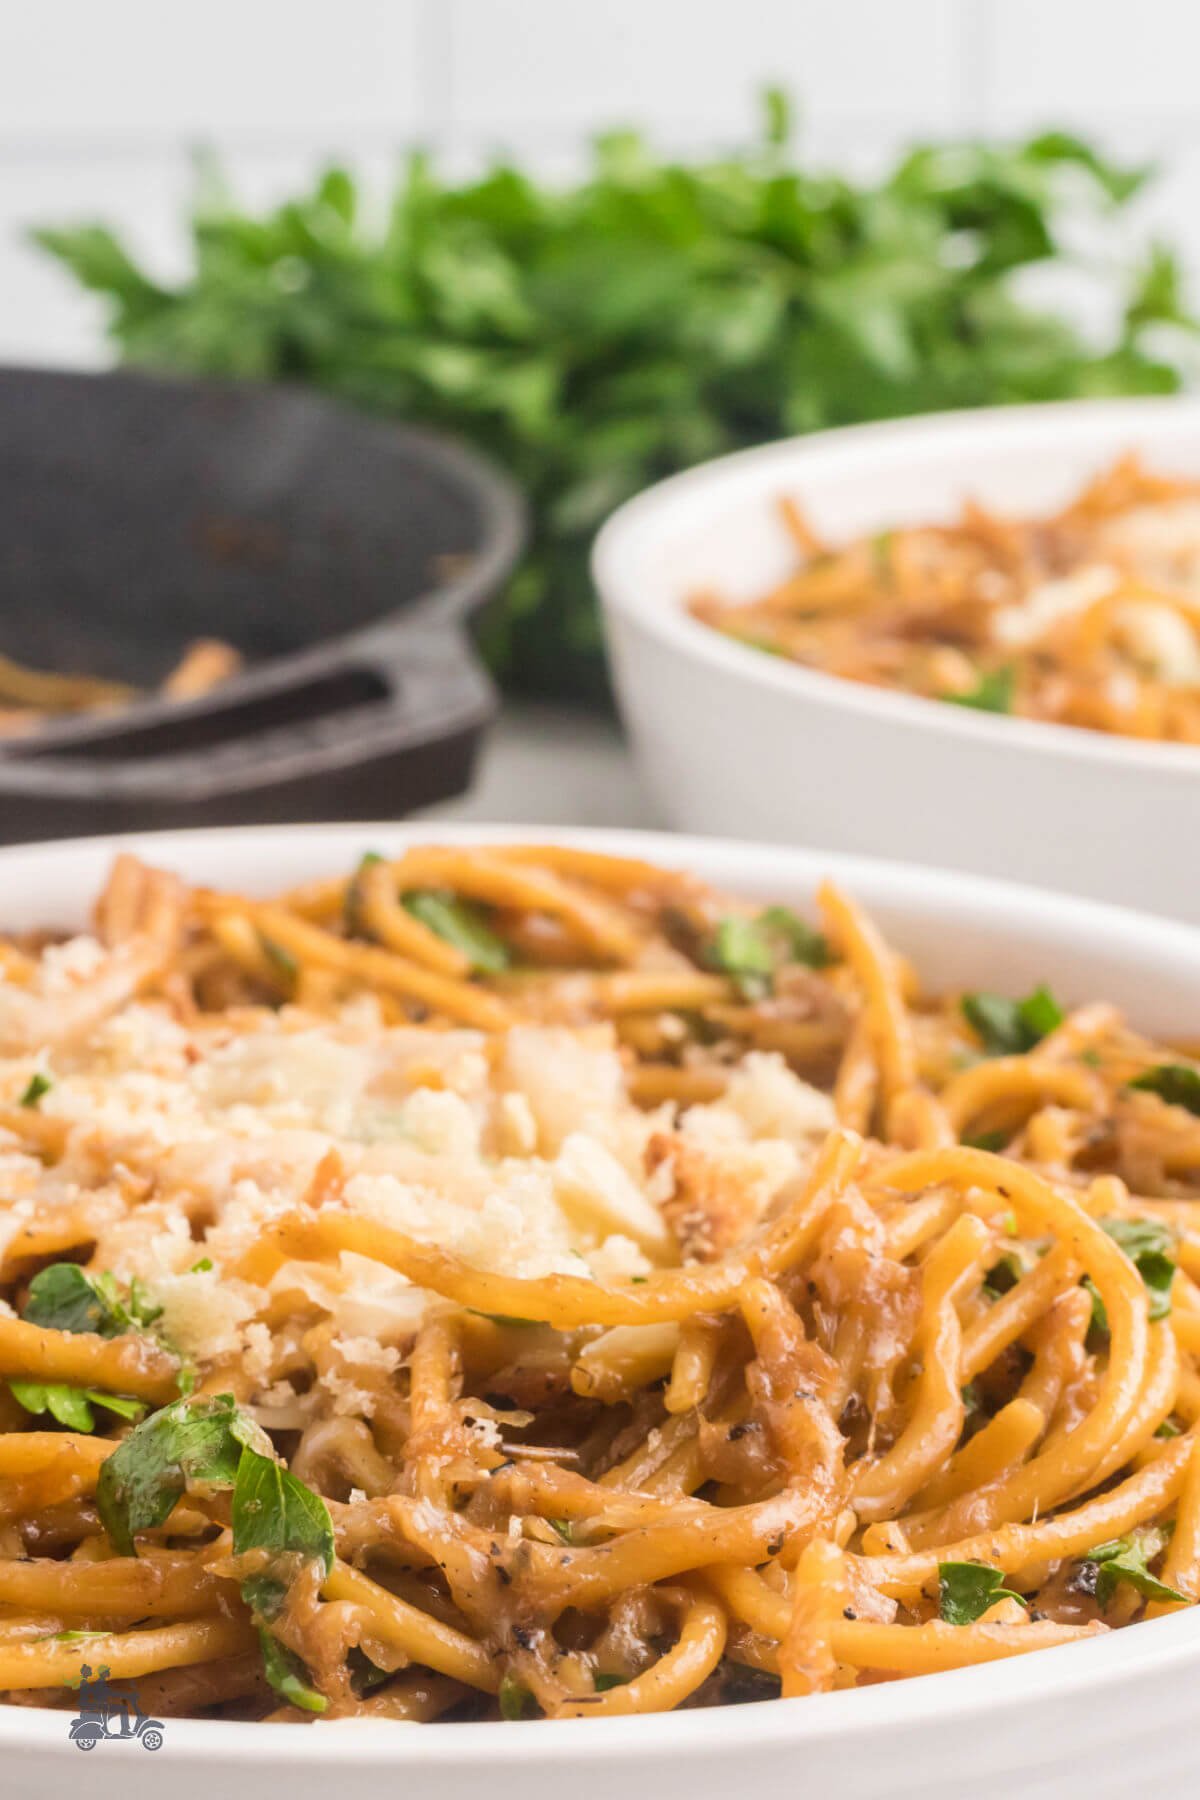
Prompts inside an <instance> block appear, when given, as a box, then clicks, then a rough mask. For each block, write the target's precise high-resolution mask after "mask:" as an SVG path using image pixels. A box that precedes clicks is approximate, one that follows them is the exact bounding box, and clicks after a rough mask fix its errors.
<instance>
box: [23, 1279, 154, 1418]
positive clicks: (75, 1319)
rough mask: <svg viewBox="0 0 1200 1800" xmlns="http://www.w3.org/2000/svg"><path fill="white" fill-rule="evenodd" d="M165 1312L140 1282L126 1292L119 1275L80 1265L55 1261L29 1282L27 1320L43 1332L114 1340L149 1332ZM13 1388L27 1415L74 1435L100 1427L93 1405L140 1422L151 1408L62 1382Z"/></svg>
mask: <svg viewBox="0 0 1200 1800" xmlns="http://www.w3.org/2000/svg"><path fill="white" fill-rule="evenodd" d="M161 1313H162V1308H161V1307H160V1306H153V1305H152V1304H151V1303H150V1301H149V1299H148V1298H147V1296H146V1293H145V1290H144V1289H143V1288H142V1285H141V1283H140V1282H139V1281H137V1280H136V1279H135V1280H134V1281H133V1282H132V1283H131V1284H130V1287H129V1289H128V1291H124V1290H122V1288H121V1286H120V1284H119V1283H118V1282H117V1280H116V1278H115V1276H112V1275H109V1274H98V1275H86V1274H85V1273H84V1271H83V1270H82V1269H81V1268H79V1267H78V1265H77V1264H75V1263H51V1264H49V1266H48V1267H47V1268H44V1269H39V1270H38V1272H37V1274H36V1275H35V1276H34V1277H33V1280H32V1281H31V1282H30V1283H29V1291H28V1293H27V1295H26V1298H25V1310H24V1313H23V1314H22V1317H23V1318H24V1319H26V1320H27V1321H28V1323H29V1324H30V1325H39V1326H41V1327H42V1329H43V1330H48V1331H69V1332H94V1333H96V1334H97V1335H98V1336H100V1337H106V1338H114V1337H122V1336H124V1334H125V1333H126V1332H130V1331H145V1330H148V1329H149V1328H150V1327H151V1326H152V1325H153V1324H154V1323H155V1321H156V1320H157V1319H158V1318H159V1317H160V1315H161ZM8 1385H9V1390H10V1392H11V1393H12V1396H13V1398H14V1399H15V1400H16V1401H17V1402H18V1404H19V1405H21V1406H23V1407H24V1408H25V1410H26V1412H30V1413H49V1415H50V1417H51V1418H52V1419H54V1420H55V1421H56V1422H57V1423H58V1424H59V1425H65V1426H66V1427H67V1429H68V1430H70V1431H94V1430H95V1429H96V1418H95V1414H94V1412H93V1410H92V1409H93V1407H97V1406H101V1407H103V1408H104V1409H105V1410H106V1411H107V1412H110V1413H115V1414H116V1415H117V1417H118V1418H121V1419H140V1418H141V1416H142V1414H143V1413H144V1412H145V1410H146V1409H145V1407H144V1406H143V1405H142V1404H141V1403H140V1402H139V1401H137V1400H130V1399H126V1398H125V1397H124V1396H122V1395H119V1394H103V1393H100V1392H98V1391H97V1390H96V1389H94V1388H76V1387H68V1386H67V1385H66V1384H64V1383H62V1382H40V1381H10V1382H9V1384H8Z"/></svg>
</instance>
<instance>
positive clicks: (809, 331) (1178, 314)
mask: <svg viewBox="0 0 1200 1800" xmlns="http://www.w3.org/2000/svg"><path fill="white" fill-rule="evenodd" d="M763 115H764V117H763V124H762V127H761V128H760V129H759V130H758V131H756V132H755V133H754V135H753V137H752V139H751V141H750V142H748V143H747V144H745V145H743V146H739V147H737V148H736V149H735V150H732V151H728V150H726V151H722V153H721V154H720V155H719V156H715V157H706V158H697V157H687V158H671V157H668V156H664V155H661V154H658V153H656V151H655V150H654V148H653V146H651V145H649V144H647V143H645V142H643V141H641V140H640V139H638V138H637V137H635V136H633V135H632V134H631V133H628V132H622V133H610V134H608V135H607V136H605V137H603V138H601V139H599V140H598V141H597V142H596V144H595V147H594V149H593V151H592V155H591V160H590V165H589V166H588V167H587V168H585V169H584V170H583V171H581V174H580V177H579V178H578V179H577V180H574V181H572V182H569V183H565V184H564V183H560V182H557V181H555V182H549V181H546V180H543V179H542V178H541V176H540V174H539V173H538V172H537V170H536V168H535V167H533V166H531V167H529V168H522V167H520V166H513V164H512V163H511V162H509V161H499V162H497V163H496V164H495V165H494V166H492V167H491V168H488V169H485V170H483V171H480V172H478V173H476V172H472V173H471V174H470V175H469V176H465V177H463V178H461V179H451V178H449V177H448V176H445V175H439V174H437V173H436V172H435V171H434V170H433V169H432V168H431V166H430V162H429V159H428V157H427V156H422V155H414V156H413V157H411V158H410V159H409V160H408V161H407V163H406V164H405V165H404V167H403V168H402V170H401V171H400V173H399V175H398V177H397V181H396V185H395V188H394V191H393V192H392V193H390V194H388V195H384V196H380V204H379V205H378V206H371V207H369V208H368V207H367V206H365V205H356V204H355V198H356V195H355V183H354V181H353V179H352V178H351V177H350V175H349V174H348V173H347V171H346V170H344V169H341V168H333V169H328V170H326V171H324V172H322V173H320V174H318V175H317V176H316V178H315V179H314V180H313V181H312V182H311V184H306V185H304V186H303V187H301V188H298V189H297V190H296V191H294V192H292V193H290V194H287V195H283V196H281V197H280V199H279V202H278V203H273V204H272V205H271V206H269V207H263V208H256V209H253V210H249V211H248V210H247V209H246V208H245V207H244V206H243V207H239V206H238V205H237V203H236V202H235V201H234V200H233V199H232V198H229V197H223V199H222V203H221V204H220V206H219V207H214V206H213V204H212V200H211V188H210V189H209V191H208V192H205V191H204V189H201V190H200V191H199V192H198V194H197V197H196V202H195V206H194V209H193V216H192V219H191V232H190V237H191V243H192V254H191V259H190V265H189V266H188V267H186V268H183V269H181V270H180V271H179V273H178V275H177V276H175V277H173V278H172V279H171V280H169V281H164V280H162V279H161V278H160V277H159V275H158V274H157V272H154V273H151V272H149V271H147V270H145V269H143V268H142V267H141V266H140V265H139V262H138V260H137V258H136V257H135V256H134V255H133V254H132V253H131V252H130V250H128V249H127V248H126V247H125V246H124V245H123V244H122V243H121V242H120V241H119V240H118V238H117V237H116V236H115V235H114V234H113V232H112V231H111V230H108V229H106V228H105V227H104V226H103V224H97V223H90V224H84V225H81V226H77V227H72V228H70V229H65V230H43V231H41V232H39V233H38V234H37V242H38V243H39V245H40V246H41V248H42V250H43V251H45V252H47V253H48V254H49V255H51V256H53V257H55V258H56V259H57V260H58V262H59V264H60V265H61V266H62V267H63V268H64V269H65V270H66V271H67V272H68V273H69V275H70V276H71V278H72V279H73V280H74V281H76V282H77V283H79V284H80V285H82V286H84V287H86V288H88V289H89V290H90V291H91V292H92V293H94V294H96V295H98V296H99V297H100V300H101V302H102V303H103V305H104V309H105V311H106V313H107V323H108V329H109V333H110V336H111V339H112V341H113V343H114V344H115V346H116V349H117V351H118V353H119V355H120V356H121V358H122V359H123V360H124V361H125V362H127V363H131V364H135V365H142V366H152V367H155V368H157V369H160V370H177V371H183V372H191V373H202V374H204V375H206V376H219V375H225V376H232V377H235V378H237V377H244V376H246V375H247V374H253V375H254V376H255V377H257V378H259V379H262V380H268V381H269V380H272V379H274V380H279V379H287V380H289V381H292V382H295V383H297V384H308V385H309V386H310V387H311V388H313V389H316V390H321V391H324V392H325V393H328V394H330V395H331V396H333V397H334V398H335V399H336V400H338V401H340V402H344V403H346V404H350V405H354V404H358V405H364V404H365V405H367V406H368V407H369V409H370V410H371V411H372V412H373V413H375V414H376V415H378V416H381V417H385V416H391V417H393V418H399V419H403V420H405V421H406V422H411V423H413V424H425V425H427V426H430V427H434V428H440V429H442V430H446V431H450V432H453V433H456V434H457V435H459V436H461V437H464V438H467V439H469V440H470V441H471V442H473V443H474V444H475V445H476V447H477V448H479V449H480V450H481V451H486V452H487V453H488V454H490V455H491V456H492V457H493V458H495V460H496V461H497V462H499V463H500V464H501V465H502V466H504V467H506V468H509V469H513V470H515V471H517V472H518V474H519V478H520V479H521V480H522V482H523V484H524V486H525V488H526V491H527V493H528V494H529V496H530V498H531V501H532V502H533V506H534V513H535V516H534V520H533V530H532V531H531V533H530V542H529V548H528V551H527V554H526V558H525V560H524V562H523V564H522V566H521V567H520V568H519V570H518V571H517V573H516V575H515V577H514V578H513V579H512V580H511V581H510V582H509V583H508V586H507V589H506V591H505V593H504V594H503V595H501V596H499V597H498V599H497V602H496V605H495V606H494V607H493V608H491V609H489V618H488V622H487V625H486V627H485V637H486V644H487V650H488V654H489V658H490V660H491V662H492V664H493V666H494V667H495V668H497V669H498V670H500V671H501V673H502V675H503V677H504V680H505V682H506V685H508V686H509V687H510V688H511V689H514V690H520V691H522V692H525V693H531V692H536V691H539V690H540V691H542V692H546V691H555V692H558V693H560V694H561V693H563V692H564V691H565V692H570V693H572V694H574V695H579V694H581V693H589V694H592V695H595V694H596V693H597V691H598V690H599V689H600V688H601V686H602V683H603V680H604V676H603V667H604V664H603V646H602V637H601V633H600V630H599V626H598V621H597V617H596V610H595V597H594V588H593V584H592V583H591V581H590V579H589V577H588V570H587V556H588V549H589V547H590V543H591V540H592V538H593V537H594V534H595V531H596V528H597V526H598V525H599V523H600V520H601V519H602V517H603V516H604V515H605V514H607V513H608V512H610V511H611V510H612V508H613V507H614V506H615V505H617V504H618V503H619V502H620V501H622V500H623V499H625V498H626V497H628V496H629V495H631V494H634V493H636V492H638V491H639V490H640V489H641V488H643V487H645V486H646V485H647V483H648V482H650V481H652V480H657V479H659V478H660V477H662V476H663V475H667V474H670V473H672V472H673V471H674V470H676V469H680V468H683V467H686V466H687V465H688V464H691V463H695V462H697V461H699V460H701V459H703V458H705V457H708V456H712V455H715V454H718V453H721V452H724V451H727V450H736V449H738V448H741V447H743V446H746V445H749V444H752V443H761V442H763V441H765V440H767V439H770V438H781V437H786V436H789V435H792V434H794V433H796V432H808V431H814V430H820V429H824V428H826V427H828V426H831V425H845V424H852V423H854V422H856V421H861V420H864V419H867V418H874V417H883V418H894V417H897V416H899V415H900V414H902V413H906V412H908V413H911V412H931V411H945V410H947V409H950V408H954V407H959V406H980V405H987V404H992V403H996V402H999V401H1018V402H1019V401H1030V400H1038V401H1042V400H1056V399H1068V398H1073V397H1077V396H1082V395H1089V394H1096V393H1107V394H1116V393H1158V392H1166V391H1173V390H1174V389H1176V388H1177V387H1178V386H1179V385H1180V379H1181V376H1180V364H1181V362H1182V361H1183V357H1182V356H1181V355H1180V354H1179V352H1178V351H1177V350H1176V349H1175V337H1174V336H1173V335H1168V334H1177V333H1178V328H1179V326H1180V325H1181V323H1183V324H1186V321H1187V313H1186V309H1185V307H1184V304H1183V302H1182V300H1181V288H1180V281H1179V275H1178V270H1177V269H1176V267H1175V264H1174V262H1173V260H1172V258H1171V256H1170V254H1169V253H1168V252H1166V251H1158V252H1156V254H1155V255H1154V257H1153V258H1152V259H1149V261H1148V264H1147V266H1145V267H1143V268H1140V269H1131V268H1130V267H1129V258H1128V257H1127V256H1126V255H1125V254H1124V249H1125V243H1124V240H1125V235H1126V231H1127V228H1126V226H1125V221H1124V219H1123V218H1122V217H1121V216H1120V211H1119V209H1121V208H1125V207H1128V206H1129V205H1130V203H1131V196H1132V195H1133V194H1134V192H1135V191H1136V189H1137V188H1138V186H1139V185H1140V181H1141V179H1142V177H1141V172H1140V171H1136V170H1134V171H1131V170H1127V169H1125V168H1122V167H1113V166H1112V165H1111V164H1110V163H1109V162H1108V161H1107V159H1105V158H1103V157H1101V156H1100V155H1099V154H1098V153H1097V152H1095V151H1093V150H1092V149H1091V148H1090V147H1089V146H1087V145H1083V144H1080V142H1079V141H1078V140H1077V139H1075V138H1073V137H1072V136H1070V135H1069V134H1066V133H1061V132H1058V133H1049V134H1047V133H1042V134H1039V135H1038V136H1036V137H1033V138H1031V139H1029V140H1028V141H1027V142H1024V143H1017V144H999V143H986V142H978V141H965V142H964V141H958V142H951V143H946V144H928V145H925V146H921V147H918V148H916V149H914V150H912V151H907V150H906V151H905V153H904V154H903V156H901V157H900V158H898V159H897V160H896V161H895V163H894V164H893V165H892V166H891V167H890V168H889V169H887V170H884V171H881V172H880V174H879V175H878V177H872V178H871V179H870V180H862V179H859V178H857V177H854V176H852V174H851V173H850V172H847V171H841V172H839V171H837V170H834V171H829V170H826V169H823V168H820V167H813V166H811V165H810V164H807V163H806V162H804V160H803V159H802V157H801V155H800V152H799V148H798V147H797V146H794V145H792V144H785V142H784V131H785V127H786V115H787V107H786V105H785V103H784V101H783V99H782V96H780V95H778V94H772V95H771V96H770V97H764V105H763ZM1081 212H1082V213H1084V216H1085V221H1086V223H1087V225H1088V227H1089V229H1090V230H1092V231H1096V230H1098V231H1100V232H1101V233H1105V234H1107V236H1106V237H1104V238H1103V239H1102V240H1101V241H1100V242H1099V245H1098V255H1097V258H1096V261H1097V264H1098V265H1099V267H1100V268H1101V270H1102V272H1101V273H1100V274H1098V276H1097V280H1099V281H1100V282H1101V283H1102V285H1103V288H1104V296H1105V301H1106V304H1105V306H1104V307H1103V308H1101V309H1100V310H1101V312H1102V313H1103V316H1104V318H1105V320H1106V321H1107V320H1108V319H1109V318H1111V320H1112V324H1111V326H1108V325H1106V326H1105V328H1104V329H1103V330H1102V331H1101V333H1100V334H1099V336H1097V335H1096V334H1095V333H1094V332H1093V331H1091V330H1090V329H1087V330H1083V329H1080V328H1079V327H1078V325H1077V323H1076V322H1075V320H1074V319H1073V318H1072V317H1071V316H1070V314H1069V311H1067V310H1066V309H1062V308H1059V309H1056V308H1053V307H1049V308H1048V307H1046V306H1044V305H1042V304H1041V303H1040V302H1039V301H1038V299H1037V297H1036V296H1033V295H1030V294H1028V293H1027V292H1026V289H1025V286H1024V284H1023V282H1022V279H1021V277H1022V274H1023V271H1024V270H1025V268H1026V267H1028V266H1039V265H1040V266H1050V267H1053V263H1054V262H1055V260H1060V261H1062V262H1066V260H1067V254H1068V253H1067V250H1066V249H1064V248H1062V246H1069V245H1070V244H1071V242H1072V241H1073V239H1074V238H1075V237H1076V236H1077V235H1078V234H1077V232H1075V231H1074V230H1073V229H1072V227H1073V225H1074V223H1075V219H1076V216H1077V215H1078V214H1079V213H1081ZM281 274H286V276H287V279H286V280H281V279H280V276H281ZM1164 326H1166V327H1167V332H1166V333H1164V330H1163V327H1164Z"/></svg>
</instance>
